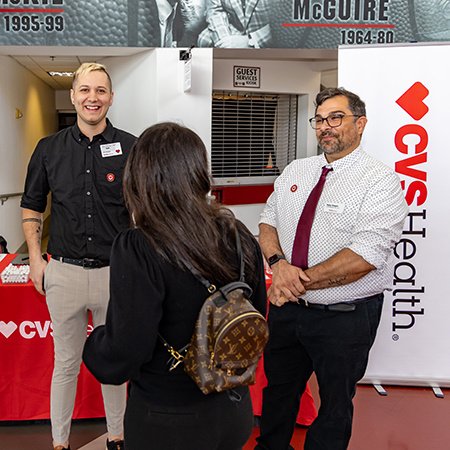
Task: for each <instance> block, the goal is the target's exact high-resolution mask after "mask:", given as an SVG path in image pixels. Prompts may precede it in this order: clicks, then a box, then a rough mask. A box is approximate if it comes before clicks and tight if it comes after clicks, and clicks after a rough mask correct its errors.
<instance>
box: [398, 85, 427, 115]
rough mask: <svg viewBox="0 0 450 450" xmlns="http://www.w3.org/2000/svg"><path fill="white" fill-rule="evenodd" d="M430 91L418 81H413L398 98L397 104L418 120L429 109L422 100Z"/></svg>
mask: <svg viewBox="0 0 450 450" xmlns="http://www.w3.org/2000/svg"><path fill="white" fill-rule="evenodd" d="M429 93H430V91H429V90H428V89H427V88H426V87H425V86H424V85H423V84H422V83H420V82H419V81H418V82H417V83H414V84H413V85H412V86H411V87H410V88H409V89H408V90H407V91H406V92H405V93H404V94H403V95H402V96H401V97H400V98H399V99H398V100H397V102H396V103H397V104H398V105H399V106H400V107H401V108H403V109H404V110H405V111H406V112H407V113H408V114H409V115H410V116H411V117H412V118H413V119H414V120H420V119H421V118H422V117H423V116H424V115H425V114H426V113H427V112H428V110H429V108H428V106H427V105H425V103H424V102H423V100H424V99H425V98H426V97H427V96H428V94H429Z"/></svg>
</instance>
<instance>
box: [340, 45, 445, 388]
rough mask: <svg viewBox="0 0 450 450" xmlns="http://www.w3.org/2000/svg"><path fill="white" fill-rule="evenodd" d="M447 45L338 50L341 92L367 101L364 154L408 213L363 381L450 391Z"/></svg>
mask: <svg viewBox="0 0 450 450" xmlns="http://www.w3.org/2000/svg"><path fill="white" fill-rule="evenodd" d="M449 73H450V44H448V43H446V44H404V45H396V44H394V45H386V46H360V47H340V48H339V86H343V87H345V88H346V89H348V90H350V91H353V92H355V93H357V94H358V95H360V97H361V98H362V99H363V100H364V101H365V102H366V106H367V117H368V120H369V121H368V124H367V127H366V130H365V132H364V136H363V147H364V149H365V151H366V152H368V153H370V154H372V155H373V156H375V157H376V158H377V159H379V160H381V161H383V162H384V163H385V164H387V165H388V166H390V167H392V168H393V169H394V170H395V171H396V172H397V173H398V175H399V177H400V180H401V183H402V187H403V190H404V193H405V198H406V201H407V203H408V205H409V207H410V214H409V216H408V218H407V219H406V223H405V227H404V231H403V235H402V239H401V241H400V242H399V243H398V245H397V247H396V250H395V268H394V272H393V278H392V291H388V292H386V293H385V304H384V310H383V316H382V320H381V324H380V328H379V330H378V335H377V339H376V341H375V344H374V347H373V349H372V351H371V355H370V359H369V366H368V368H367V372H366V375H365V377H364V379H363V382H367V383H374V384H380V383H384V384H397V385H412V386H432V387H439V386H440V387H449V386H450V326H449V320H450V299H449V294H448V280H449V279H450V262H449V261H450V258H449V254H450V234H449V231H448V221H449V218H450V204H449V200H448V190H449V185H450V170H449V169H450V148H449V147H450V145H449V141H448V139H447V134H448V133H447V130H450V117H449V116H448V114H447V109H448V105H449V104H450V91H449V90H448V89H447V85H448V74H449Z"/></svg>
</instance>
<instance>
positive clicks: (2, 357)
mask: <svg viewBox="0 0 450 450" xmlns="http://www.w3.org/2000/svg"><path fill="white" fill-rule="evenodd" d="M15 256H16V255H7V256H6V257H5V258H4V259H3V260H2V261H0V273H1V272H2V271H3V269H4V268H5V267H6V266H7V265H8V264H9V263H10V262H11V261H12V260H13V259H14V257H15ZM53 358H54V353H53V338H52V326H51V322H50V316H49V313H48V309H47V305H46V303H45V297H44V296H42V295H40V294H39V293H38V292H37V291H36V289H35V288H34V286H33V283H32V282H31V281H30V282H29V283H27V284H2V283H1V281H0V367H1V370H0V420H34V419H48V418H50V383H51V378H52V373H53ZM104 416H105V411H104V408H103V400H102V394H101V389H100V384H99V383H98V382H97V380H96V379H95V378H94V377H93V376H92V375H91V374H90V372H89V371H88V370H87V369H86V368H85V367H84V365H82V366H81V371H80V375H79V377H78V391H77V397H76V402H75V409H74V414H73V417H74V418H75V419H84V418H94V417H104Z"/></svg>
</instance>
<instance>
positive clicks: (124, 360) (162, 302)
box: [83, 226, 267, 406]
mask: <svg viewBox="0 0 450 450" xmlns="http://www.w3.org/2000/svg"><path fill="white" fill-rule="evenodd" d="M241 227H242V228H243V226H241ZM240 236H241V239H242V240H246V241H247V242H249V241H251V245H252V247H253V248H254V264H255V265H256V268H257V273H258V281H257V282H256V283H249V284H250V286H251V288H252V289H253V295H252V297H251V299H250V300H251V301H252V303H253V305H254V306H255V308H257V309H258V311H260V312H261V313H262V314H263V315H264V316H265V315H266V308H267V294H266V284H265V276H264V264H263V259H262V254H261V250H260V249H259V245H258V244H257V242H256V241H255V239H254V238H253V237H252V236H251V235H250V232H248V231H247V233H244V232H241V233H240ZM237 266H238V261H237V256H236V267H237ZM209 281H210V282H212V283H214V280H209ZM229 281H230V282H231V281H237V280H233V279H230V280H229ZM110 293H111V294H110V295H111V297H110V302H109V307H108V313H107V317H106V325H103V326H100V327H97V328H96V329H95V330H94V331H93V332H92V333H91V335H90V337H89V338H88V340H87V341H86V345H85V348H84V353H83V360H84V362H85V364H86V366H87V367H88V369H89V370H90V371H91V372H92V373H93V374H94V376H95V377H96V378H97V379H98V380H99V381H100V382H101V383H106V384H120V383H124V382H126V381H128V380H131V382H130V383H131V387H132V389H133V393H137V394H138V395H141V396H143V397H145V398H147V399H149V400H150V401H151V402H153V403H156V404H161V405H173V406H177V405H187V404H193V403H198V402H200V401H204V400H205V399H207V398H211V396H215V395H220V394H217V393H212V394H208V395H204V394H203V393H202V392H201V391H200V389H199V388H198V387H197V385H196V384H195V383H194V381H192V380H191V378H189V376H188V375H187V374H186V373H185V372H184V370H183V365H182V364H180V365H178V367H177V368H176V369H174V370H173V371H171V372H169V366H168V365H167V361H168V360H169V358H170V355H169V353H168V351H167V350H166V349H165V348H164V347H163V345H162V344H161V341H160V340H159V339H158V336H157V333H158V331H159V332H160V333H161V335H162V336H164V339H166V340H167V342H169V343H170V344H171V345H172V346H173V347H174V348H176V349H181V348H182V347H184V346H185V345H186V344H188V343H189V342H190V339H191V336H192V333H193V332H194V326H195V322H196V320H197V316H198V314H199V312H200V308H201V306H202V304H203V302H204V301H205V300H206V298H207V297H208V296H209V295H210V294H209V293H208V291H207V289H206V288H205V286H203V285H202V284H201V283H200V281H198V280H197V279H196V278H195V277H194V275H192V273H191V272H184V271H182V270H181V269H179V268H177V267H175V266H174V265H172V264H170V263H168V262H167V261H166V260H164V259H163V258H162V257H161V256H159V255H158V254H157V253H156V251H155V249H154V247H153V246H152V245H151V243H150V241H149V240H148V239H147V238H146V237H145V235H144V233H143V232H142V231H141V230H139V229H132V230H127V231H123V232H121V233H120V234H119V235H118V236H117V238H116V240H115V241H114V244H113V248H112V251H111V282H110ZM245 389H247V388H246V387H245Z"/></svg>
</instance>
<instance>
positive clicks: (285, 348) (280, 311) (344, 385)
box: [255, 294, 383, 450]
mask: <svg viewBox="0 0 450 450" xmlns="http://www.w3.org/2000/svg"><path fill="white" fill-rule="evenodd" d="M382 305H383V294H380V296H378V297H376V298H375V299H372V300H370V301H367V302H364V303H359V304H357V305H356V309H355V310H354V311H351V312H331V311H321V310H317V309H311V308H306V307H304V306H300V305H297V304H295V303H288V304H285V305H283V306H281V307H276V306H273V305H270V310H269V317H268V322H269V328H270V338H269V342H268V344H267V346H266V349H265V352H264V370H265V373H266V377H267V380H268V385H267V387H266V388H265V389H264V391H263V407H262V415H261V426H260V429H261V435H260V437H259V438H258V439H257V441H258V445H257V446H256V447H255V450H256V449H258V450H263V449H264V450H286V449H289V448H291V447H290V445H289V443H290V440H291V438H292V434H293V431H294V427H295V423H296V418H297V414H298V410H299V406H300V399H301V396H302V394H303V392H304V390H305V388H306V383H307V382H308V380H309V378H310V376H311V374H312V372H313V371H314V372H315V373H316V376H317V381H318V385H319V394H320V401H321V404H320V409H319V413H318V416H317V418H316V420H315V421H314V422H313V423H312V424H311V426H310V427H309V429H308V431H307V433H306V440H305V446H304V448H305V449H308V450H340V449H346V448H347V446H348V442H349V440H350V436H351V429H352V420H353V402H352V399H353V397H354V395H355V392H356V383H357V382H358V381H359V380H360V379H361V378H362V377H363V376H364V372H365V370H366V367H367V362H368V355H369V350H370V348H371V346H372V344H373V342H374V340H375V335H376V331H377V328H378V324H379V321H380V317H381V309H382Z"/></svg>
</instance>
